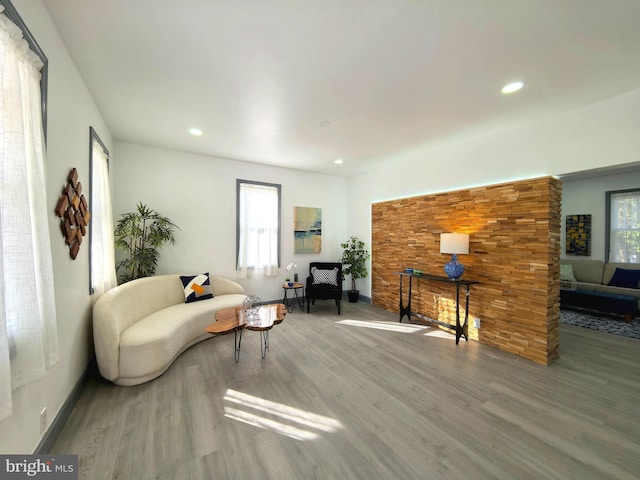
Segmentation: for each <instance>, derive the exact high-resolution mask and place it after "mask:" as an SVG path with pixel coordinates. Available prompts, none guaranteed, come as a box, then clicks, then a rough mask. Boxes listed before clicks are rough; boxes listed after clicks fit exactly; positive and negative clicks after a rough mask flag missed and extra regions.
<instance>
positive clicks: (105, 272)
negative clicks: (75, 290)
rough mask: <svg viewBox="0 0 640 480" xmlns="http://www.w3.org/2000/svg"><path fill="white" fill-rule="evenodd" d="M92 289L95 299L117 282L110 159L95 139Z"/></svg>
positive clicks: (92, 149)
mask: <svg viewBox="0 0 640 480" xmlns="http://www.w3.org/2000/svg"><path fill="white" fill-rule="evenodd" d="M91 143H92V144H91V151H92V156H91V161H92V175H93V178H92V179H91V185H92V191H91V204H90V205H89V210H90V211H91V226H90V228H91V288H92V289H93V297H92V298H93V301H94V302H95V301H96V300H97V299H98V298H100V296H101V295H102V294H103V293H105V292H106V291H108V290H111V289H112V288H113V287H115V286H116V285H117V277H116V262H115V253H114V248H115V247H114V244H113V214H112V207H111V189H110V187H109V163H108V162H109V159H108V158H107V154H106V152H105V151H104V149H103V148H102V145H100V142H98V141H97V140H96V139H95V138H93V137H92V140H91Z"/></svg>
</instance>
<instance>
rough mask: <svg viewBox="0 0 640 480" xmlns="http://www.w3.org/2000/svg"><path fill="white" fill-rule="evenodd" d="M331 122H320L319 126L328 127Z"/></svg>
mask: <svg viewBox="0 0 640 480" xmlns="http://www.w3.org/2000/svg"><path fill="white" fill-rule="evenodd" d="M330 123H331V122H330V121H329V120H320V121H319V122H318V126H320V127H327V126H328V125H329V124H330Z"/></svg>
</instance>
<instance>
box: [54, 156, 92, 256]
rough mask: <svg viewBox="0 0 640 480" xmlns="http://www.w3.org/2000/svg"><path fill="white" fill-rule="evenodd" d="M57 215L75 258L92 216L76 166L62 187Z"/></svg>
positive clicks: (70, 251)
mask: <svg viewBox="0 0 640 480" xmlns="http://www.w3.org/2000/svg"><path fill="white" fill-rule="evenodd" d="M56 215H57V216H58V217H59V218H60V229H61V230H62V236H63V237H64V241H65V243H66V244H67V245H68V246H69V255H70V256H71V258H72V259H73V260H75V259H76V257H77V256H78V252H79V251H80V245H81V244H82V238H83V237H84V236H85V235H86V233H87V226H88V225H89V219H90V218H91V214H90V213H89V205H88V204H87V199H86V198H85V196H84V195H83V194H82V184H81V183H80V182H79V181H78V172H77V171H76V169H75V168H72V169H71V172H69V176H68V177H67V184H66V186H65V187H64V188H63V189H62V195H60V199H59V200H58V205H56Z"/></svg>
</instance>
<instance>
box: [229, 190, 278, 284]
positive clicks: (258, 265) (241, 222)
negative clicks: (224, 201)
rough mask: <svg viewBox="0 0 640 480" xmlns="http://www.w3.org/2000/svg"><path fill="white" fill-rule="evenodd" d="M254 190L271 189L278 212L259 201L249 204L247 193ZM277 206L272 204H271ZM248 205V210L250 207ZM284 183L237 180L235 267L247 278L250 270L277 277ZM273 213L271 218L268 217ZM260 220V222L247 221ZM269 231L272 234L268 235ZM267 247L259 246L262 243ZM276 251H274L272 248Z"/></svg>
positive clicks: (265, 191) (264, 191) (263, 191)
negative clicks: (282, 184) (275, 197)
mask: <svg viewBox="0 0 640 480" xmlns="http://www.w3.org/2000/svg"><path fill="white" fill-rule="evenodd" d="M251 189H255V190H256V191H260V190H262V192H261V193H263V194H264V193H267V192H271V193H273V194H274V195H277V200H276V199H273V201H274V202H277V213H276V212H274V208H268V209H266V210H265V209H264V205H263V204H261V203H260V202H258V203H257V204H256V205H254V207H251V205H250V204H248V203H246V196H245V195H246V194H250V192H251ZM271 206H272V207H273V206H274V205H273V204H272V205H271ZM247 208H248V209H249V210H247ZM280 212H281V186H280V185H279V184H275V183H265V182H256V181H253V180H241V179H237V180H236V270H237V272H238V275H239V276H240V277H242V278H245V277H246V276H247V274H248V272H249V271H253V272H254V273H257V274H265V275H267V276H274V275H277V274H278V268H279V266H280V243H281V241H280V237H281V228H280V227H281V223H280V215H281V214H280ZM269 215H270V217H269ZM251 218H253V222H256V221H259V222H260V225H256V224H250V223H247V222H249V221H250V220H248V219H251ZM269 231H271V236H270V237H268V236H267V235H268V234H269ZM260 245H261V246H262V247H266V248H259V246H260ZM274 248H275V249H276V252H273V249H274Z"/></svg>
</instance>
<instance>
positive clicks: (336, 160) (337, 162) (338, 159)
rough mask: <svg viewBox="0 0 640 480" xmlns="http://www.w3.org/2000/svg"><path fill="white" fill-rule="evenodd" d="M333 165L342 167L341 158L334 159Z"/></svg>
mask: <svg viewBox="0 0 640 480" xmlns="http://www.w3.org/2000/svg"><path fill="white" fill-rule="evenodd" d="M333 163H335V164H336V165H342V159H341V158H336V159H335V160H334V161H333Z"/></svg>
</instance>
